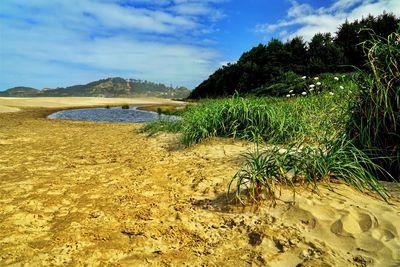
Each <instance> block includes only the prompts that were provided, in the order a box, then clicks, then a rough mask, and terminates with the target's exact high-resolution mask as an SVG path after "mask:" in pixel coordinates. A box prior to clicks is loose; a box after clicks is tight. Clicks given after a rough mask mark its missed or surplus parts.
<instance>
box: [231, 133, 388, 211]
mask: <svg viewBox="0 0 400 267" xmlns="http://www.w3.org/2000/svg"><path fill="white" fill-rule="evenodd" d="M377 171H379V172H381V173H386V171H385V170H384V169H383V168H382V167H380V166H379V165H378V164H376V163H374V161H373V159H371V158H370V157H369V156H368V155H367V154H366V153H365V152H363V151H362V150H360V149H358V148H357V147H356V146H354V144H353V143H352V142H351V140H349V139H348V137H347V136H346V135H343V136H341V137H339V138H338V139H335V140H330V141H326V142H325V143H323V144H321V145H319V146H317V147H316V146H311V145H309V144H299V145H291V146H289V147H288V148H286V149H281V148H279V147H278V146H274V147H273V148H270V149H266V150H260V149H259V147H258V146H257V148H256V149H255V151H252V152H249V153H246V154H245V163H244V165H243V167H242V168H241V169H240V170H239V171H238V172H237V173H236V174H235V176H234V177H233V178H232V180H231V182H230V183H229V186H228V192H230V191H231V189H232V188H234V190H235V194H236V197H237V199H239V201H240V202H242V203H244V202H243V196H244V193H247V195H248V196H249V198H250V200H253V201H256V202H258V201H260V200H261V199H262V197H263V198H264V199H270V200H272V201H275V199H276V198H277V197H278V196H277V194H278V193H279V192H280V189H281V188H282V187H283V186H285V187H289V188H291V189H292V190H293V193H295V186H296V185H299V184H305V185H306V186H307V187H310V186H312V189H313V190H314V191H315V192H318V183H320V182H324V183H325V184H327V185H328V187H329V188H330V189H332V187H331V183H337V182H341V183H345V184H347V185H350V186H353V187H355V188H357V189H358V190H360V191H361V192H365V191H366V190H367V191H371V192H376V193H378V194H379V195H380V196H381V197H382V198H383V199H385V200H387V199H388V197H389V195H388V193H387V191H386V190H385V188H384V187H383V186H382V184H380V183H379V182H378V180H377V178H376V172H377Z"/></svg>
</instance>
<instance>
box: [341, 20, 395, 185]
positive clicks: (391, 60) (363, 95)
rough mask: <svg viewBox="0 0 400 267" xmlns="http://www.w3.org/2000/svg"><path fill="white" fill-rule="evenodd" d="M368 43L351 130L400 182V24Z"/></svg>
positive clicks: (379, 162) (359, 145)
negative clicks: (395, 28) (386, 36)
mask: <svg viewBox="0 0 400 267" xmlns="http://www.w3.org/2000/svg"><path fill="white" fill-rule="evenodd" d="M365 45H366V47H367V55H368V59H369V67H370V70H369V72H364V73H363V74H362V75H361V76H360V79H359V80H360V82H359V84H360V87H361V91H360V95H359V97H358V99H357V101H356V102H355V105H354V107H353V110H352V112H353V113H352V114H353V116H352V119H351V120H350V121H349V125H348V131H349V134H350V136H351V137H352V138H353V139H354V141H355V143H356V144H357V146H358V147H360V148H361V149H363V150H368V151H373V152H374V153H372V154H371V153H370V154H371V156H372V157H375V158H377V159H378V160H377V163H378V164H380V165H382V166H384V167H385V169H387V170H388V171H389V172H390V173H391V175H392V176H393V177H394V178H395V179H397V180H398V181H400V148H399V146H400V61H399V59H400V24H399V29H398V31H397V32H394V33H392V34H391V35H390V36H389V37H388V38H382V37H380V36H377V35H373V38H372V39H371V40H369V41H368V42H366V43H365ZM371 148H372V150H371ZM384 178H385V179H387V180H391V179H392V177H388V176H385V177H384Z"/></svg>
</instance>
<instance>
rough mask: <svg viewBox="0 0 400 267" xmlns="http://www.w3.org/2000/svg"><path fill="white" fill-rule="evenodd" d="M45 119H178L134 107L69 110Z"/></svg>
mask: <svg viewBox="0 0 400 267" xmlns="http://www.w3.org/2000/svg"><path fill="white" fill-rule="evenodd" d="M47 118H49V119H62V120H76V121H99V122H148V121H154V120H158V119H163V120H177V119H179V117H177V116H167V115H159V114H157V113H156V112H151V111H143V110H138V109H137V108H136V107H130V108H129V109H122V108H121V107H112V108H82V109H70V110H62V111H58V112H55V113H53V114H50V115H49V116H47Z"/></svg>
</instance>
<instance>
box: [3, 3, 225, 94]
mask: <svg viewBox="0 0 400 267" xmlns="http://www.w3.org/2000/svg"><path fill="white" fill-rule="evenodd" d="M220 2H221V0H205V1H200V0H198V1H195V0H152V1H150V0H124V1H123V0H69V1H64V0H52V1H48V0H34V1H26V2H24V3H23V4H21V2H20V1H17V0H15V1H14V0H7V1H3V2H2V3H1V5H0V27H1V28H0V34H1V40H2V41H1V47H0V58H1V63H0V90H1V89H5V88H6V87H10V86H16V85H28V86H36V87H39V88H40V87H44V86H49V87H54V86H65V85H71V84H76V83H83V82H88V81H91V80H94V79H98V78H104V77H105V76H116V75H118V76H124V77H132V78H140V79H148V80H153V81H159V82H164V83H167V84H175V85H186V86H189V87H193V86H195V85H197V84H198V83H199V82H200V81H201V80H202V79H204V78H206V77H207V76H208V75H209V73H210V72H211V71H212V70H213V69H214V68H215V67H216V66H218V64H219V61H220V58H219V54H218V51H217V50H216V49H213V48H206V47H203V44H204V42H208V43H209V41H208V36H207V34H208V32H209V31H210V29H209V25H210V24H212V22H213V21H214V20H215V19H218V16H216V14H222V12H221V10H219V8H218V6H217V5H218V3H220ZM222 17H223V16H222V15H221V16H220V18H222Z"/></svg>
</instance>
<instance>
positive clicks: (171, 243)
mask: <svg viewBox="0 0 400 267" xmlns="http://www.w3.org/2000/svg"><path fill="white" fill-rule="evenodd" d="M125 103H128V104H132V105H133V104H135V105H140V104H174V103H175V104H177V103H176V102H173V101H170V100H160V99H150V98H149V99H131V100H128V99H104V98H40V99H39V98H26V99H17V98H0V151H1V153H0V266H9V265H11V266H24V265H26V266H50V265H51V266H54V265H55V266H58V265H70V266H83V265H89V266H105V265H106V266H108V265H109V266H400V236H399V235H400V223H399V222H400V186H399V185H398V184H389V186H390V191H391V192H392V194H393V196H394V197H393V198H392V199H391V201H390V203H386V202H384V201H383V200H381V199H379V198H378V197H376V196H374V195H366V194H362V193H360V192H358V191H356V190H355V189H352V188H349V187H347V186H345V185H342V184H336V185H334V189H335V192H331V191H329V190H328V189H327V188H325V187H324V186H323V185H321V187H320V193H319V195H318V194H315V193H312V192H311V191H310V190H305V189H303V188H299V189H298V190H297V194H296V198H295V202H292V200H293V199H292V194H291V192H290V191H285V190H283V191H282V196H281V199H280V200H279V201H278V202H277V205H276V206H275V207H271V206H270V205H269V203H268V202H265V203H263V204H262V205H260V206H251V205H249V206H246V207H243V206H242V205H240V204H237V203H235V202H229V201H228V199H227V194H226V193H227V184H228V182H229V181H230V179H231V177H232V176H233V175H234V174H235V172H236V171H237V170H238V168H239V167H240V165H241V163H242V157H241V156H240V155H241V154H242V153H243V152H245V151H247V150H248V149H250V148H251V144H249V143H246V142H238V141H232V140H230V139H212V140H209V141H207V142H204V143H202V144H199V145H195V146H192V147H190V148H184V147H183V146H182V145H181V144H180V142H179V135H174V134H159V135H155V136H147V135H146V134H142V133H139V132H138V130H139V129H140V128H141V127H142V124H132V123H99V122H80V121H62V120H49V119H46V116H47V115H48V114H50V113H52V112H55V111H57V110H60V109H63V108H69V107H82V106H98V105H106V104H110V105H111V104H125ZM178 103H179V102H178ZM2 111H3V112H2ZM11 111H14V112H11Z"/></svg>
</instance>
